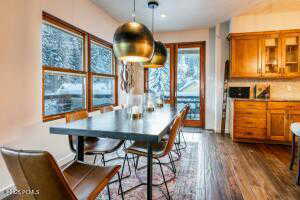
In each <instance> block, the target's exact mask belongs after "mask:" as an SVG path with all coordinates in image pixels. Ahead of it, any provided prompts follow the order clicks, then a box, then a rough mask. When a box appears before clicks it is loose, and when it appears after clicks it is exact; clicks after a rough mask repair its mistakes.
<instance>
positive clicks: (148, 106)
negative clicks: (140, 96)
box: [144, 93, 155, 112]
mask: <svg viewBox="0 0 300 200" xmlns="http://www.w3.org/2000/svg"><path fill="white" fill-rule="evenodd" d="M144 97H145V101H144V102H145V110H146V111H147V112H153V111H154V110H155V107H154V103H153V99H154V98H153V95H152V94H151V93H145V95H144Z"/></svg>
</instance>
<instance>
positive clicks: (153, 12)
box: [152, 8, 154, 34]
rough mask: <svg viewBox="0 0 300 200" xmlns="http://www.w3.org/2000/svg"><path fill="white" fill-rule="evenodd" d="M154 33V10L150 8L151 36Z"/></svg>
mask: <svg viewBox="0 0 300 200" xmlns="http://www.w3.org/2000/svg"><path fill="white" fill-rule="evenodd" d="M153 33H154V8H152V34H153Z"/></svg>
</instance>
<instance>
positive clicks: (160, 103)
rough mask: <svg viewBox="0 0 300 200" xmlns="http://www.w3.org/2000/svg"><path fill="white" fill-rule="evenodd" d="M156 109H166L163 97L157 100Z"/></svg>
mask: <svg viewBox="0 0 300 200" xmlns="http://www.w3.org/2000/svg"><path fill="white" fill-rule="evenodd" d="M156 107H158V108H162V107H164V100H163V97H161V96H160V97H158V98H157V100H156Z"/></svg>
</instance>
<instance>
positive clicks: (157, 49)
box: [143, 0, 167, 68]
mask: <svg viewBox="0 0 300 200" xmlns="http://www.w3.org/2000/svg"><path fill="white" fill-rule="evenodd" d="M158 6H159V4H158V2H157V1H156V0H149V1H148V8H150V9H152V31H154V9H156V8H157V7H158ZM166 61H167V49H166V47H165V45H164V44H163V43H161V42H159V41H154V53H153V57H152V58H151V60H149V61H147V62H144V63H143V66H144V68H160V67H164V65H165V63H166Z"/></svg>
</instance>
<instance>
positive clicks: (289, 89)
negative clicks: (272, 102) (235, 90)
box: [229, 79, 300, 100]
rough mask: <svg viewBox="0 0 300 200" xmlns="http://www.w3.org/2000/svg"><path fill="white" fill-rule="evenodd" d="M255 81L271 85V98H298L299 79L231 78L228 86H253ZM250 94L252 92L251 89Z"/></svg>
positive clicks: (299, 93)
mask: <svg viewBox="0 0 300 200" xmlns="http://www.w3.org/2000/svg"><path fill="white" fill-rule="evenodd" d="M257 83H268V84H270V86H271V90H270V98H271V99H285V100H300V79H293V80H247V79H246V80H231V81H230V82H229V87H243V86H245V87H246V86H250V87H254V85H255V84H257ZM251 90H252V94H253V89H252V88H251Z"/></svg>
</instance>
